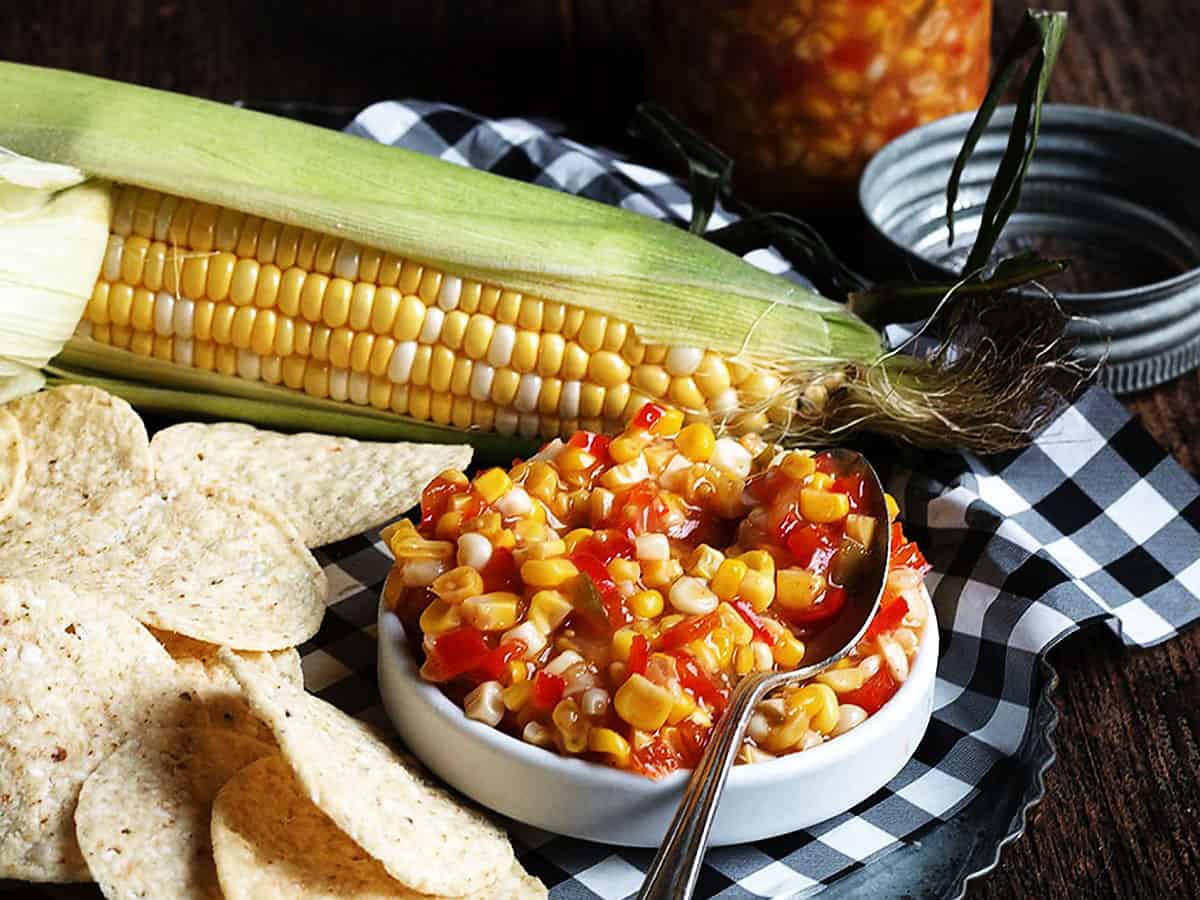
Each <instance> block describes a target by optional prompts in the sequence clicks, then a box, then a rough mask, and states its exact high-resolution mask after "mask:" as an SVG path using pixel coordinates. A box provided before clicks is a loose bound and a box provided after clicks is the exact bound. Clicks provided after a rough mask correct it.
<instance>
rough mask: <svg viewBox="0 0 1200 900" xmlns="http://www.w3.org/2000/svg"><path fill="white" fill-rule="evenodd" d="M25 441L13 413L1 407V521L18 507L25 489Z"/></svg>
mask: <svg viewBox="0 0 1200 900" xmlns="http://www.w3.org/2000/svg"><path fill="white" fill-rule="evenodd" d="M26 467H27V461H26V457H25V441H24V440H23V439H22V437H21V426H20V424H19V423H18V422H17V420H16V418H14V417H13V415H12V413H10V412H8V411H7V410H5V409H4V408H3V407H0V520H3V519H4V517H5V516H6V515H8V511H9V510H10V509H12V508H13V507H14V506H16V505H17V497H19V496H20V495H21V490H22V488H24V487H25V470H26Z"/></svg>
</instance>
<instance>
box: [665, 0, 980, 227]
mask: <svg viewBox="0 0 1200 900" xmlns="http://www.w3.org/2000/svg"><path fill="white" fill-rule="evenodd" d="M991 13H992V4H991V0H699V2H689V3H676V2H672V0H659V2H657V3H656V4H655V5H654V11H653V14H652V23H651V35H650V42H649V47H648V50H647V57H648V59H647V70H648V76H649V81H650V93H651V96H652V97H654V98H655V99H657V100H658V101H659V102H660V103H662V104H663V105H664V106H666V107H667V108H668V109H670V110H672V111H673V112H675V113H676V114H677V115H679V116H680V117H681V118H682V119H683V120H684V121H686V122H687V123H688V124H690V125H691V126H692V127H694V128H696V129H697V130H698V131H700V133H701V134H703V135H705V136H706V137H707V138H709V139H710V140H712V141H713V142H714V143H715V144H716V145H717V146H718V147H720V148H721V149H722V150H724V151H725V152H726V153H728V154H729V155H730V156H731V157H732V158H733V159H734V161H735V163H736V168H735V170H734V178H735V181H736V183H737V189H738V191H739V193H740V194H743V195H744V196H747V197H750V198H755V199H758V200H765V201H769V202H770V203H771V205H777V206H784V205H793V206H794V205H804V204H812V203H814V201H815V202H818V203H820V202H821V201H824V202H825V203H828V202H829V201H836V200H841V199H845V198H846V197H847V195H848V194H849V192H850V191H851V190H852V189H853V187H854V184H855V182H856V180H857V178H858V176H859V175H860V174H861V172H862V169H863V167H864V166H865V165H866V162H867V160H868V159H870V157H871V156H872V155H873V154H874V153H875V151H877V150H878V149H879V148H880V147H882V146H883V145H884V144H885V143H887V142H888V141H889V140H891V139H892V138H894V137H896V136H898V135H900V134H902V133H904V132H905V131H908V130H909V129H911V128H914V127H915V126H917V125H920V124H922V123H925V122H929V121H932V120H933V119H938V118H941V117H943V116H947V115H950V114H951V113H956V112H961V111H964V110H970V109H974V108H976V107H977V106H978V105H979V103H980V101H981V100H982V99H983V95H984V93H985V92H986V90H987V79H988V68H989V65H990V62H991V50H990V39H991Z"/></svg>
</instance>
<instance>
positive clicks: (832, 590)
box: [785, 584, 846, 627]
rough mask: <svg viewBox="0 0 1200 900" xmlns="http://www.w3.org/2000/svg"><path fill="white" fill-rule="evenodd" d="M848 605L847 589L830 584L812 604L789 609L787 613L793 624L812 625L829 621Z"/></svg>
mask: <svg viewBox="0 0 1200 900" xmlns="http://www.w3.org/2000/svg"><path fill="white" fill-rule="evenodd" d="M845 605H846V591H845V590H844V589H843V588H840V587H835V586H834V585H832V584H831V585H829V586H828V587H827V588H825V591H824V593H822V594H821V596H820V597H818V598H817V599H816V600H815V601H814V602H813V604H812V606H808V607H805V608H804V609H789V610H788V611H787V612H786V613H785V615H786V616H787V620H788V621H789V622H791V623H792V624H793V625H799V626H801V627H811V626H813V625H820V624H822V623H824V622H828V621H829V620H830V619H832V618H833V617H834V616H836V615H837V614H838V613H839V612H841V611H842V607H843V606H845Z"/></svg>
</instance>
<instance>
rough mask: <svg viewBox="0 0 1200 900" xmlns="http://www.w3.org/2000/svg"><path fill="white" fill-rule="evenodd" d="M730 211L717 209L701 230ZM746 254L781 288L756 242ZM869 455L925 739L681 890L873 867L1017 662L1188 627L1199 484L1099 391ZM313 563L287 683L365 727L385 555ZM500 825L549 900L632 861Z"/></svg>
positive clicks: (326, 556) (946, 780) (402, 126)
mask: <svg viewBox="0 0 1200 900" xmlns="http://www.w3.org/2000/svg"><path fill="white" fill-rule="evenodd" d="M348 131H349V132H350V133H352V134H356V135H359V136H361V137H364V138H369V139H374V140H378V141H382V142H385V143H390V144H395V145H398V146H404V147H408V148H410V149H414V150H419V151H422V152H425V153H430V154H433V155H437V156H440V157H442V158H443V159H446V160H449V161H451V162H455V163H459V164H461V165H469V166H475V167H478V168H482V169H488V170H491V171H493V172H498V173H501V174H504V175H508V176H511V177H514V178H520V179H524V180H527V181H533V182H536V183H538V184H542V185H545V186H547V187H552V188H556V189H559V190H564V191H570V192H573V193H578V194H583V195H585V196H587V197H591V198H593V199H596V200H600V201H603V202H606V203H613V204H618V205H620V206H623V207H625V208H626V209H631V210H634V211H636V212H639V213H644V214H647V215H652V216H656V217H659V218H665V219H670V220H671V221H674V222H679V223H683V222H686V221H687V220H688V219H689V217H690V214H691V207H690V203H689V201H688V195H687V191H686V190H685V189H684V187H683V186H682V185H681V184H680V183H678V182H676V181H674V180H672V179H671V178H669V177H668V176H666V175H664V174H663V173H661V172H658V171H655V170H653V169H649V168H645V167H643V166H639V165H635V164H633V163H631V162H628V161H626V160H623V159H620V158H618V157H616V156H614V155H612V154H610V153H606V152H602V151H598V150H595V149H591V148H587V147H584V146H581V145H579V144H577V143H574V142H572V141H570V140H567V139H565V138H564V137H562V135H561V132H560V130H559V129H558V128H557V127H556V126H554V125H553V124H551V123H546V122H533V121H528V120H524V119H506V120H502V121H490V120H486V119H482V118H480V117H478V116H475V115H472V114H470V113H467V112H464V111H462V110H459V109H455V108H453V107H448V106H444V105H438V104H432V103H424V102H405V103H380V104H377V105H375V106H371V107H370V108H368V109H366V110H364V111H363V112H362V113H361V114H360V115H359V116H358V118H357V119H356V120H355V121H354V122H353V123H352V124H351V125H350V126H349V128H348ZM731 218H732V217H731V216H729V215H727V214H726V213H724V212H723V211H721V210H718V211H717V214H716V215H715V216H714V218H713V226H714V227H717V226H720V225H723V224H727V223H728V222H729V221H731ZM748 258H749V259H751V261H753V262H754V263H756V264H758V265H760V266H762V267H764V268H766V269H769V270H771V271H774V272H778V273H780V274H783V275H785V276H786V277H792V278H796V277H799V276H797V274H796V273H795V272H793V271H791V269H790V267H789V266H788V263H787V262H786V261H785V260H783V259H782V258H781V257H780V256H778V255H776V254H774V253H773V252H770V251H768V250H762V251H756V252H755V253H753V254H750V255H749V256H748ZM895 456H900V457H902V458H903V462H900V461H897V460H896V459H893V458H889V457H895ZM872 462H874V463H875V465H876V467H877V468H879V469H880V472H881V474H882V475H883V476H884V480H885V482H886V484H887V487H888V490H889V491H890V492H891V493H892V494H893V495H895V496H896V497H897V498H898V499H899V500H900V502H901V507H902V511H903V516H904V519H905V530H906V532H907V533H908V534H909V536H910V537H911V538H913V539H916V540H917V541H918V542H919V543H920V545H921V547H922V549H923V550H924V551H925V554H926V556H927V557H928V558H929V561H930V562H931V563H932V564H933V571H932V572H931V573H930V575H929V578H928V584H929V588H930V592H931V594H932V596H933V600H934V604H935V606H936V607H937V614H938V620H939V623H940V626H941V629H942V631H941V641H942V657H941V660H940V661H939V663H938V678H937V686H936V694H935V699H934V707H935V708H934V714H933V721H932V723H931V724H930V727H929V731H928V733H927V734H926V736H925V739H924V741H923V742H922V743H921V745H920V746H919V747H918V749H917V752H916V756H915V757H914V758H913V759H912V760H911V761H910V762H909V763H908V765H906V766H905V768H904V769H903V771H901V772H900V774H899V775H897V776H896V777H895V778H894V779H893V780H892V781H891V783H889V784H888V785H887V786H886V787H884V788H883V789H881V790H880V791H879V792H878V793H877V794H875V795H874V796H873V797H871V798H869V799H868V800H866V801H864V802H863V803H862V804H860V805H859V806H857V807H856V808H855V809H854V810H853V811H852V812H849V813H846V814H844V815H841V816H838V817H837V818H835V819H831V820H830V821H828V822H825V823H823V824H821V825H819V826H817V827H814V828H810V829H808V830H806V831H801V832H796V833H793V834H788V835H784V836H782V837H779V838H775V839H773V840H768V841H760V842H759V843H756V844H752V845H743V846H738V847H726V848H721V849H717V850H712V851H710V852H709V854H708V858H707V860H706V865H705V869H704V873H703V876H702V878H701V880H700V884H699V887H698V892H697V896H701V897H721V898H735V897H737V898H741V897H791V896H795V895H798V894H806V893H810V892H813V891H816V890H819V889H820V888H821V887H822V886H825V885H829V884H832V883H833V882H835V881H836V880H837V879H838V877H839V876H841V875H844V874H846V873H847V872H849V871H851V870H854V869H857V868H860V867H861V866H862V865H864V864H865V863H868V862H874V861H875V860H877V859H878V858H879V857H881V856H883V855H886V854H887V853H888V852H889V851H891V850H894V849H897V848H898V847H900V846H902V845H903V844H904V843H906V842H907V841H909V840H912V839H913V836H914V835H916V834H917V833H918V832H919V831H921V830H922V829H923V828H924V827H926V826H928V825H930V824H933V823H936V822H938V821H940V820H945V819H947V818H949V817H952V816H953V815H954V814H955V812H956V811H958V810H959V809H961V808H962V807H963V806H965V805H966V804H967V803H968V802H969V801H970V800H971V799H972V798H974V797H975V796H976V794H977V792H978V791H979V790H980V786H981V785H982V784H983V783H984V779H985V777H986V776H988V774H989V773H991V772H993V770H994V769H995V768H996V766H997V764H998V763H1000V762H1001V761H1003V760H1005V759H1006V758H1009V757H1013V756H1015V754H1016V753H1017V751H1018V748H1020V747H1021V744H1022V742H1023V741H1024V740H1025V738H1026V732H1027V730H1029V728H1030V727H1031V713H1032V707H1033V705H1034V702H1035V696H1034V694H1035V690H1036V689H1037V675H1036V662H1037V659H1038V657H1039V655H1040V654H1042V653H1044V652H1045V651H1046V650H1047V649H1049V647H1050V646H1051V645H1053V644H1054V643H1056V642H1057V641H1058V640H1060V639H1061V638H1063V637H1064V636H1065V635H1068V634H1070V633H1071V632H1073V631H1075V630H1077V629H1078V628H1080V627H1081V626H1083V625H1085V624H1087V623H1090V622H1094V621H1098V620H1104V621H1107V622H1108V623H1109V624H1110V626H1111V627H1112V628H1113V629H1114V630H1115V631H1116V632H1117V633H1118V634H1119V635H1120V636H1121V638H1122V639H1123V640H1124V641H1125V642H1126V643H1127V644H1130V645H1133V646H1141V647H1149V646H1152V645H1154V644H1158V643H1160V642H1162V641H1165V640H1167V639H1168V638H1170V637H1172V636H1173V635H1174V634H1176V632H1177V631H1178V630H1179V629H1180V628H1182V627H1183V626H1185V625H1187V624H1188V623H1190V622H1192V621H1193V620H1195V619H1196V618H1197V617H1200V559H1198V558H1197V557H1198V555H1200V488H1198V486H1197V484H1196V482H1195V481H1193V480H1192V478H1191V477H1190V476H1188V475H1187V474H1186V473H1185V472H1184V471H1183V470H1182V469H1180V468H1179V466H1178V465H1177V464H1176V463H1175V462H1174V461H1173V460H1172V459H1171V458H1169V457H1168V456H1167V455H1166V454H1165V453H1164V452H1163V450H1162V449H1161V448H1160V447H1159V446H1158V445H1157V444H1155V443H1154V441H1153V440H1151V439H1150V437H1149V436H1148V435H1147V434H1146V432H1145V431H1143V430H1142V428H1141V427H1140V426H1139V425H1138V424H1137V422H1135V421H1133V420H1132V419H1131V418H1130V416H1129V415H1128V414H1127V413H1126V412H1125V411H1124V410H1123V409H1122V408H1121V406H1120V405H1119V404H1118V403H1117V402H1116V401H1115V400H1113V399H1112V397H1110V396H1109V395H1108V394H1107V393H1105V392H1104V391H1102V390H1100V389H1092V390H1090V391H1088V392H1087V393H1086V394H1085V395H1084V396H1083V397H1082V398H1081V399H1080V400H1079V401H1078V402H1077V403H1075V405H1074V406H1072V407H1070V408H1069V409H1067V410H1066V412H1065V413H1064V414H1063V415H1062V416H1061V418H1059V419H1058V420H1057V421H1056V422H1055V423H1054V424H1053V425H1052V426H1051V427H1050V428H1049V429H1048V430H1047V431H1045V432H1044V433H1043V434H1042V435H1041V436H1040V437H1039V438H1038V440H1037V441H1036V442H1035V444H1034V445H1033V446H1031V447H1029V448H1027V449H1025V450H1023V451H1020V452H1017V453H1010V454H1005V455H1001V456H993V457H988V458H981V457H977V456H973V455H970V454H959V453H942V454H933V453H923V454H915V453H899V454H896V453H890V452H889V453H886V454H884V455H881V454H879V453H878V452H877V453H875V454H873V455H872ZM909 466H911V467H909ZM318 557H319V559H320V561H321V563H322V564H323V565H324V567H325V571H326V574H327V575H328V576H329V584H330V596H329V610H328V614H327V615H326V617H325V620H324V623H323V624H322V626H321V630H320V632H319V633H318V634H317V635H316V637H314V638H313V639H312V640H311V641H309V642H307V643H306V644H305V645H304V646H303V647H302V648H301V652H302V654H303V656H304V674H305V681H306V683H307V686H308V688H309V690H311V691H313V692H315V693H317V694H318V695H319V696H321V697H323V698H324V699H326V700H328V701H330V702H332V703H334V704H336V705H337V706H339V707H341V708H342V709H344V710H346V711H347V712H349V713H351V714H353V715H356V716H359V717H362V718H365V719H368V720H372V721H375V722H378V723H380V724H385V723H386V717H385V716H384V714H383V711H382V707H381V706H380V701H379V692H378V688H377V685H376V678H375V658H376V653H375V651H376V644H375V641H376V633H375V620H376V609H377V605H378V602H379V591H380V588H381V587H382V583H383V579H384V577H385V576H386V574H387V571H388V567H389V565H390V562H391V558H390V556H389V555H388V554H387V552H386V551H385V550H384V547H383V544H382V543H381V542H380V541H379V539H378V535H376V534H370V535H364V536H362V537H357V538H352V539H350V540H346V541H342V542H340V543H338V544H333V545H331V546H328V547H325V548H323V549H321V550H320V551H318ZM509 824H510V826H511V833H512V835H513V838H514V840H515V842H516V844H517V846H518V850H519V852H520V856H521V859H522V862H523V863H524V864H525V866H526V867H527V868H528V869H529V870H530V871H531V872H533V873H534V874H536V875H537V876H539V877H540V878H542V880H543V881H545V883H546V884H547V885H548V886H549V887H550V888H551V897H552V898H554V900H568V898H570V900H574V898H597V897H601V898H621V897H626V896H628V895H629V894H631V893H633V892H635V891H636V890H637V888H638V887H639V885H640V883H641V878H642V872H643V871H644V870H645V868H646V866H647V865H648V863H649V861H650V858H651V855H652V852H651V851H649V850H631V849H623V848H614V847H609V846H603V845H599V844H591V843H587V842H584V841H578V840H574V839H570V838H564V837H560V836H556V835H552V834H547V833H544V832H539V831H537V830H535V829H532V828H528V827H525V826H521V825H518V824H516V823H509ZM10 885H12V887H11V888H10V890H11V889H16V890H17V891H18V892H20V891H22V890H24V891H27V892H28V893H24V894H22V896H37V895H41V896H54V897H67V896H70V897H78V896H97V894H95V893H92V891H94V889H87V890H86V891H81V890H80V889H79V888H73V887H72V888H67V887H63V888H48V889H45V891H44V893H43V892H41V891H38V892H36V893H35V892H34V888H32V887H31V886H29V885H26V886H24V887H20V886H17V885H15V884H14V883H10ZM0 890H2V888H0Z"/></svg>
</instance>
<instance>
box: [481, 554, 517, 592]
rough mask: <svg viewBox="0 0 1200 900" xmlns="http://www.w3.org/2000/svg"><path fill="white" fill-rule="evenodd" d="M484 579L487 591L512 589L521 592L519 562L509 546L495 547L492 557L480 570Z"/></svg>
mask: <svg viewBox="0 0 1200 900" xmlns="http://www.w3.org/2000/svg"><path fill="white" fill-rule="evenodd" d="M479 577H480V578H482V579H483V589H484V590H485V591H512V592H514V593H519V592H520V590H521V579H520V577H519V576H518V572H517V562H516V560H515V559H513V553H512V550H510V549H508V548H507V547H493V548H492V557H491V559H489V560H488V561H487V565H485V566H484V567H483V568H482V569H480V570H479Z"/></svg>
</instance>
